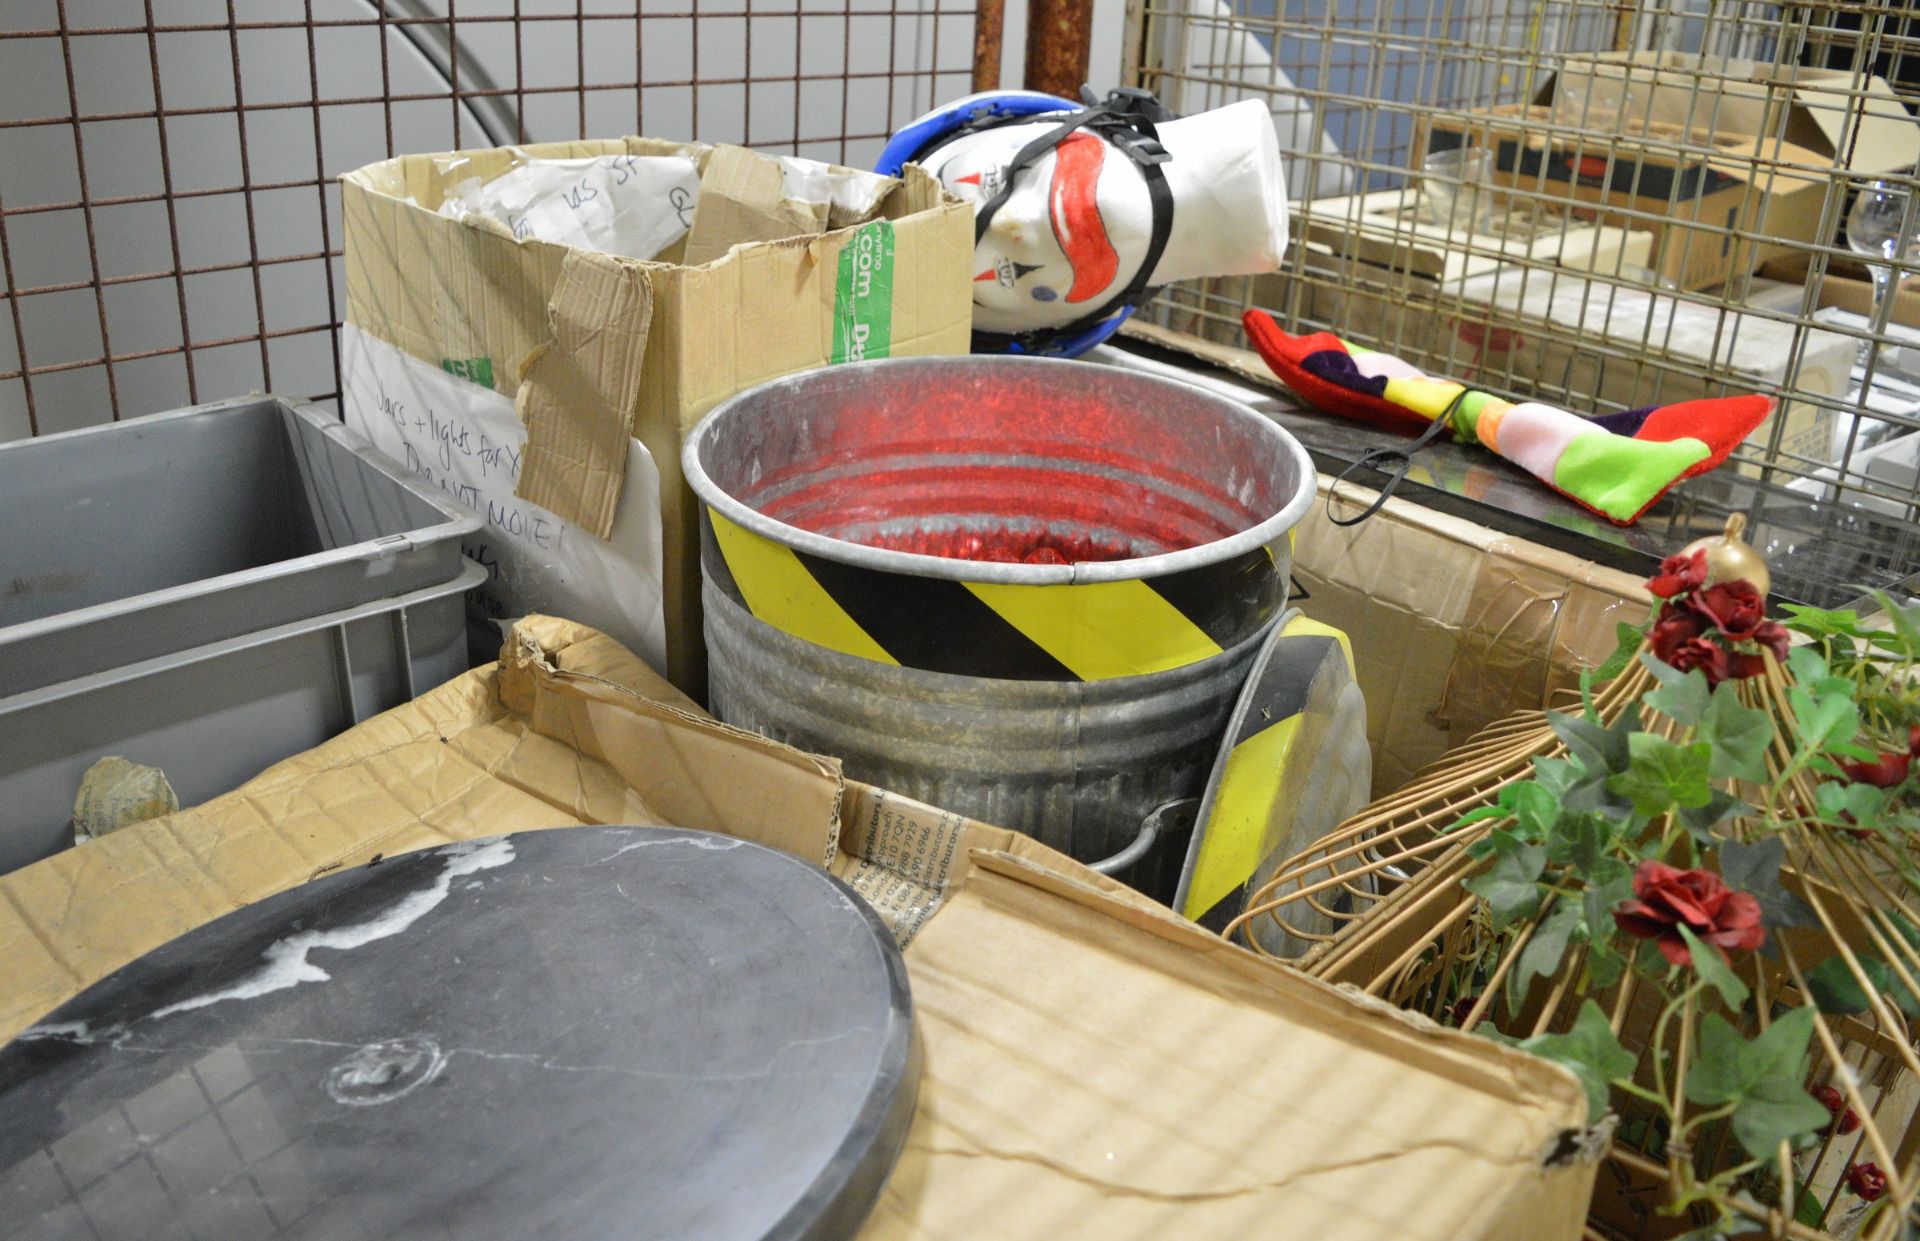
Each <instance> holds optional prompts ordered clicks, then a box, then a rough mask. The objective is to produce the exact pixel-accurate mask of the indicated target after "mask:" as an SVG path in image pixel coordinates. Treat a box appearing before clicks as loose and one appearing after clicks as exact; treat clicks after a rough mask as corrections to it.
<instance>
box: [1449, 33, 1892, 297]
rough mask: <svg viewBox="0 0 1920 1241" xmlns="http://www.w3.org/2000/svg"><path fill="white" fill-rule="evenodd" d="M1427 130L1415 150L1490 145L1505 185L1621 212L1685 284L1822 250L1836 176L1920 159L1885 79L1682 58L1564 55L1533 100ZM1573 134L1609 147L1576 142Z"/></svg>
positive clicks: (1609, 216) (1698, 285)
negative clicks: (1796, 248)
mask: <svg viewBox="0 0 1920 1241" xmlns="http://www.w3.org/2000/svg"><path fill="white" fill-rule="evenodd" d="M1856 89H1857V90H1858V91H1859V92H1860V94H1859V97H1858V99H1857V100H1856V99H1855V98H1854V94H1853V92H1854V91H1855V90H1856ZM1422 123H1423V124H1424V125H1426V126H1427V140H1426V143H1425V144H1424V145H1423V146H1421V147H1420V149H1432V150H1450V149H1452V148H1455V147H1458V146H1461V145H1463V144H1467V143H1471V144H1475V145H1486V146H1489V147H1491V148H1492V150H1493V152H1494V165H1495V170H1496V171H1495V174H1494V176H1495V179H1496V181H1498V182H1499V183H1500V184H1503V185H1509V186H1513V187H1515V188H1518V189H1522V190H1527V191H1530V192H1533V193H1539V194H1546V195H1549V196H1554V197H1562V198H1566V199H1570V200H1573V201H1576V202H1581V203H1589V204H1593V205H1595V206H1597V207H1605V208H1614V209H1615V210H1613V211H1607V212H1603V213H1602V215H1601V218H1602V219H1606V220H1609V221H1610V222H1613V223H1619V224H1623V225H1625V226H1627V227H1632V228H1654V229H1656V230H1657V231H1658V232H1659V243H1658V256H1659V258H1658V263H1657V270H1658V271H1659V272H1660V274H1661V275H1663V276H1665V277H1667V278H1668V279H1670V280H1672V281H1673V282H1674V283H1675V284H1677V285H1678V286H1679V287H1681V288H1683V289H1705V288H1712V287H1713V286H1715V285H1718V284H1722V283H1724V282H1725V281H1727V280H1728V279H1731V278H1733V277H1735V276H1740V275H1745V274H1746V273H1748V272H1751V271H1753V270H1754V269H1755V268H1757V267H1758V266H1759V265H1760V264H1762V263H1764V262H1766V261H1767V260H1768V259H1769V258H1774V257H1778V256H1780V255H1782V254H1786V253H1788V252H1790V251H1791V249H1792V246H1791V245H1790V244H1780V243H1782V242H1787V243H1791V242H1794V241H1799V242H1814V243H1818V242H1821V241H1824V240H1826V238H1824V237H1822V236H1821V235H1820V225H1821V222H1822V220H1823V218H1826V217H1827V207H1828V198H1829V195H1830V193H1831V194H1838V193H1839V187H1838V186H1837V185H1836V184H1835V181H1834V174H1836V173H1845V172H1851V173H1854V174H1872V173H1877V172H1886V171H1890V170H1892V169H1896V168H1905V167H1910V166H1911V165H1913V164H1914V163H1915V161H1916V160H1920V126H1916V125H1915V124H1914V123H1913V119H1912V117H1911V116H1910V115H1909V114H1908V113H1907V111H1906V109H1905V108H1904V107H1903V106H1902V105H1901V103H1900V101H1899V99H1898V98H1897V97H1896V96H1895V94H1894V93H1893V89H1892V88H1891V87H1890V86H1888V85H1887V83H1886V81H1885V79H1883V78H1879V77H1868V78H1867V79H1866V80H1865V82H1864V83H1863V84H1861V85H1860V86H1858V87H1857V88H1856V86H1855V85H1854V82H1853V79H1852V75H1850V74H1847V73H1843V72H1838V71H1834V70H1824V69H1797V70H1791V71H1788V72H1787V73H1785V74H1784V75H1781V76H1776V74H1775V70H1774V67H1773V66H1771V65H1756V64H1754V63H1752V62H1747V61H1727V60H1708V59H1703V58H1701V57H1699V56H1696V55H1692V54H1687V53H1679V52H1631V53H1629V52H1607V53H1597V54H1592V55H1581V56H1572V57H1568V58H1566V59H1565V60H1564V61H1563V63H1562V67H1561V68H1560V70H1559V71H1558V72H1557V73H1555V74H1554V75H1552V76H1551V77H1549V78H1548V79H1547V81H1546V82H1545V83H1544V84H1543V85H1542V87H1541V89H1540V91H1539V93H1538V94H1537V95H1536V96H1535V97H1534V100H1533V102H1532V103H1531V104H1530V105H1505V106H1501V107H1495V108H1488V109H1483V110H1476V111H1472V112H1464V113H1453V114H1441V115H1434V116H1431V117H1428V118H1423V121H1422ZM1850 126H1851V131H1850ZM1581 129H1584V130H1590V131H1591V130H1599V131H1602V132H1603V133H1605V134H1607V135H1608V136H1606V137H1583V136H1581V135H1580V134H1579V133H1576V132H1573V131H1574V130H1581ZM1856 135H1857V136H1856ZM1706 149H1710V150H1711V151H1712V152H1713V153H1712V154H1706V153H1705V150H1706ZM1623 211H1624V212H1632V213H1633V214H1631V215H1623V214H1621V212H1623ZM1837 212H1838V207H1837V206H1836V207H1835V208H1834V214H1833V216H1832V218H1835V219H1837V218H1838V215H1837ZM1708 228H1711V229H1715V230H1719V229H1737V230H1739V232H1741V233H1743V234H1747V235H1746V236H1741V237H1734V236H1729V235H1726V234H1723V233H1721V232H1717V231H1715V232H1707V231H1704V230H1705V229H1708Z"/></svg>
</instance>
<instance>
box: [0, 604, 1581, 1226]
mask: <svg viewBox="0 0 1920 1241" xmlns="http://www.w3.org/2000/svg"><path fill="white" fill-rule="evenodd" d="M505 654H506V658H505V659H504V660H503V662H502V663H501V664H499V665H494V666H490V667H488V668H484V669H481V670H479V671H476V672H473V673H470V674H468V675H467V676H464V677H462V678H460V679H458V680H456V681H453V682H450V683H448V684H447V685H445V686H442V687H441V688H439V689H437V690H434V691H432V692H430V693H428V694H426V695H425V696H423V697H421V698H420V699H418V700H416V701H415V702H413V703H411V704H409V705H407V706H404V707H401V708H399V709H398V710H395V711H391V712H388V713H387V714H385V715H382V716H379V717H376V718H375V719H373V720H370V721H368V722H367V723H366V724H364V725H362V726H360V727H359V728H356V729H354V730H352V731H351V732H348V733H346V734H344V735H342V736H341V737H339V738H336V739H335V740H334V741H332V742H329V743H328V744H326V745H324V746H322V747H320V748H319V749H317V750H313V751H311V752H309V753H307V754H304V755H301V756H299V757H297V758H294V759H291V760H288V761H287V762H285V763H282V764H280V765H278V766H276V767H274V768H272V769H270V770H268V771H267V772H265V773H263V774H262V775H260V776H259V777H258V778H257V779H255V780H253V781H252V782H250V783H249V784H248V785H246V786H245V787H243V788H241V789H239V790H236V791H235V792H233V793H231V794H228V795H227V796H225V797H221V798H218V799H216V800H214V801H212V802H209V803H207V804H205V805H203V806H200V807H197V808H195V809H192V810H188V811H185V812H182V813H180V814H176V815H172V816H169V817H167V818H164V819H159V820H154V821H152V822H148V823H144V824H140V825H138V826H135V827H130V828H127V829H126V830H124V831H121V832H118V833H115V834H114V835H112V836H109V837H106V838H105V839H103V840H101V841H98V842H95V843H93V844H89V845H87V846H85V847H84V848H79V849H73V850H69V851H67V852H65V853H62V854H59V855H57V856H55V857H53V858H50V859H47V860H46V861H44V862H41V863H38V864H36V865H33V866H29V867H27V868H25V869H23V870H20V871H16V872H14V873H13V874H10V875H7V876H4V877H0V955H3V956H4V959H6V960H7V962H8V969H7V971H6V973H5V975H4V977H3V978H0V1036H10V1035H12V1034H14V1033H17V1032H18V1031H19V1030H20V1029H22V1028H24V1027H25V1026H26V1025H27V1024H28V1023H30V1022H31V1021H32V1020H34V1019H35V1018H36V1017H38V1016H40V1015H41V1014H42V1013H44V1012H46V1011H48V1010H49V1009H51V1008H53V1007H55V1006H56V1005H58V1004H60V1003H62V1002H64V1001H65V1000H66V999H68V998H70V997H72V996H73V995H75V994H77V993H78V992H79V991H81V990H82V989H84V988H85V987H86V986H88V985H89V984H90V983H92V982H93V981H95V980H97V979H99V978H101V977H103V976H104V975H105V974H107V973H108V972H110V971H112V970H113V969H115V968H117V967H119V966H120V965H123V964H125V963H126V962H128V961H130V960H132V959H133V958H135V957H136V956H138V955H140V954H141V953H143V952H146V951H148V950H150V949H152V948H154V947H156V946H158V945H159V944H161V943H163V942H165V941H166V940H167V939H169V938H171V937H173V936H175V935H178V934H180V933H182V932H184V931H186V930H189V929H191V928H192V927H194V926H198V925H200V924H202V923H204V922H207V921H209V920H211V919H213V918H215V917H218V916H219V915H221V914H223V913H226V912H228V911H229V910H232V909H235V908H237V907H239V906H241V905H243V904H245V903H247V902H250V901H254V900H258V899H260V898H261V897H264V896H267V895H269V894H271V893H273V892H276V891H279V890H282V889H284V888H287V887H289V886H292V885H294V884H297V883H300V882H303V881H305V880H307V879H309V878H312V877H314V876H315V875H319V874H322V873H327V872H330V871H334V870H337V869H338V868H340V867H342V866H351V865H358V864H361V863H364V862H366V861H368V860H369V859H371V858H373V857H374V856H375V855H376V854H392V853H396V852H400V851H404V850H408V849H415V848H420V847H424V846H427V845H432V844H439V843H444V842H447V841H452V840H459V839H465V838H470V837H474V836H482V835H491V834H494V833H498V832H510V831H520V830H530V829H534V828H555V827H563V826H567V825H577V824H581V823H620V822H638V823H645V822H673V823H679V824H682V825H685V826H692V827H699V828H704V829H708V830H713V831H719V832H724V833H727V834H729V835H735V836H739V837H741V838H743V839H748V840H753V841H755V842H757V843H760V844H764V845H769V846H772V847H775V848H780V849H784V850H786V851H788V852H790V853H793V854H795V855H796V856H799V857H802V858H805V859H808V860H809V861H813V862H817V863H818V862H824V863H826V864H827V865H829V866H830V867H831V868H832V869H833V871H834V872H835V873H836V874H839V875H841V876H842V877H843V878H845V879H846V880H847V881H848V882H849V883H850V884H852V886H853V887H854V888H855V889H856V890H857V891H859V892H860V893H861V894H862V895H863V896H865V897H866V898H867V899H868V900H869V901H871V902H872V903H873V904H874V905H875V907H876V908H877V909H878V910H879V911H880V912H881V914H882V916H883V917H884V918H885V919H886V920H887V922H888V923H889V925H890V926H891V927H892V928H893V930H894V932H895V935H896V937H897V938H899V939H900V940H901V941H903V942H904V943H905V946H906V961H907V968H908V975H909V979H910V982H911V985H912V989H913V1002H914V1009H915V1020H916V1023H917V1024H918V1027H919V1031H920V1036H921V1039H922V1045H923V1050H924V1056H925V1068H924V1070H923V1075H922V1078H921V1083H920V1094H919V1103H918V1108H917V1111H916V1115H915V1119H914V1124H913V1127H912V1130H911V1132H910V1133H909V1135H908V1138H907V1145H906V1149H905V1151H904V1152H903V1153H902V1155H901V1157H900V1161H899V1163H898V1164H897V1165H896V1167H895V1169H894V1171H893V1174H892V1177H891V1179H890V1180H889V1182H888V1184H887V1186H886V1189H885V1190H884V1192H883V1194H882V1196H881V1199H880V1201H879V1203H878V1205H877V1206H876V1208H875V1210H874V1213H873V1215H872V1216H871V1217H870V1218H869V1220H868V1221H867V1224H866V1226H865V1228H864V1229H863V1230H862V1232H861V1233H860V1235H861V1236H862V1237H866V1238H873V1239H880V1238H885V1239H887V1241H894V1239H900V1241H935V1239H949V1238H955V1239H957V1238H963V1237H967V1238H970V1237H983V1236H984V1237H996V1238H1009V1239H1017V1238H1035V1239H1039V1238H1051V1237H1055V1236H1058V1235H1060V1234H1061V1233H1062V1232H1063V1231H1065V1232H1067V1233H1070V1234H1073V1235H1085V1236H1161V1237H1173V1236H1178V1237H1192V1238H1205V1237H1229V1236H1231V1237H1239V1236H1245V1235H1248V1234H1249V1233H1255V1234H1258V1233H1261V1232H1264V1231H1270V1230H1271V1229H1272V1228H1273V1227H1274V1226H1275V1221H1285V1231H1286V1232H1287V1234H1288V1235H1297V1236H1303V1237H1305V1236H1310V1237H1315V1238H1323V1239H1335V1238H1352V1239H1353V1241H1360V1239H1362V1238H1365V1239H1369V1241H1370V1239H1372V1238H1378V1237H1381V1236H1387V1235H1391V1236H1394V1237H1401V1238H1422V1239H1424V1238H1430V1239H1432V1241H1471V1239H1474V1238H1487V1239H1489V1241H1491V1239H1496V1238H1497V1239H1502V1241H1506V1239H1511V1241H1561V1239H1566V1241H1571V1239H1572V1238H1575V1237H1577V1236H1578V1235H1579V1233H1580V1226H1581V1219H1582V1217H1583V1216H1584V1214H1585V1211H1586V1206H1587V1200H1588V1198H1589V1196H1590V1194H1591V1191H1592V1186H1593V1176H1594V1169H1595V1164H1594V1163H1593V1162H1592V1160H1591V1158H1590V1157H1587V1156H1578V1155H1576V1156H1572V1157H1569V1156H1567V1155H1565V1154H1564V1153H1563V1152H1565V1151H1567V1150H1575V1149H1577V1147H1578V1143H1575V1142H1571V1141H1569V1140H1568V1139H1569V1138H1570V1135H1572V1134H1574V1133H1575V1132H1577V1131H1578V1130H1579V1128H1580V1126H1581V1125H1582V1124H1583V1122H1584V1120H1585V1116H1586V1104H1585V1100H1584V1093H1583V1091H1582V1090H1581V1089H1580V1087H1579V1085H1578V1084H1577V1083H1576V1082H1575V1081H1574V1079H1573V1078H1572V1077H1571V1076H1569V1075H1568V1074H1567V1073H1565V1072H1564V1071H1563V1070H1561V1069H1559V1068H1557V1067H1555V1066H1553V1065H1550V1064H1547V1063H1545V1062H1544V1061H1540V1060H1536V1059H1533V1058H1531V1057H1528V1056H1526V1055H1524V1054H1522V1053H1520V1052H1517V1051H1514V1050H1512V1049H1509V1048H1506V1047H1501V1046H1498V1045H1496V1044H1494V1043H1492V1042H1489V1041H1486V1040H1482V1039H1477V1038H1474V1037H1472V1036H1469V1035H1464V1034H1461V1033H1459V1032H1457V1031H1451V1030H1443V1029H1440V1028H1438V1027H1436V1026H1433V1025H1432V1024H1431V1023H1427V1022H1424V1021H1421V1020H1419V1019H1417V1018H1409V1017H1407V1016H1405V1015H1403V1014H1401V1013H1399V1012H1397V1011H1393V1010H1391V1009H1389V1008H1387V1007H1386V1006H1384V1005H1380V1004H1378V1003H1377V1002H1375V1001H1371V1000H1368V999H1366V998H1365V997H1364V996H1361V995H1359V994H1358V993H1355V992H1349V991H1343V990H1340V989H1335V988H1332V987H1329V986H1327V985H1325V984H1322V983H1318V982H1315V981H1313V980H1310V979H1307V978H1304V977H1302V976H1300V975H1298V974H1297V973H1294V972H1291V971H1289V970H1287V969H1286V968H1285V967H1282V966H1279V965H1277V964H1275V963H1272V962H1269V961H1264V960H1261V959H1258V958H1256V957H1254V956H1253V955H1252V954H1249V953H1247V952H1245V951H1243V950H1241V949H1238V948H1234V947H1232V946H1230V945H1228V944H1226V943H1224V942H1223V941H1221V940H1220V939H1218V938H1216V937H1214V936H1212V935H1210V934H1208V933H1206V932H1205V931H1202V930H1200V929H1199V928H1197V927H1194V926H1192V925H1191V924H1188V923H1186V922H1183V921H1181V920H1179V919H1177V918H1175V917H1174V915H1173V914H1172V913H1171V912H1170V911H1168V910H1166V909H1165V908H1163V907H1160V906H1157V905H1154V904H1152V903H1151V902H1148V901H1146V900H1145V899H1144V898H1142V897H1140V896H1138V895H1137V894H1135V893H1132V892H1131V891H1130V890H1128V889H1126V888H1123V887H1121V886H1120V885H1118V884H1116V883H1114V882H1113V881H1111V880H1108V879H1105V878H1104V877H1102V876H1099V875H1096V874H1094V873H1093V872H1091V871H1089V870H1087V869H1086V868H1084V867H1082V866H1079V865H1077V864H1076V863H1074V862H1072V861H1071V860H1069V859H1067V858H1066V857H1064V856H1062V855H1060V854H1057V853H1054V852H1052V851H1051V850H1049V849H1047V848H1045V847H1044V846H1042V845H1040V844H1038V843H1037V842H1034V841H1032V840H1030V839H1028V838H1026V837H1023V836H1019V835H1016V834H1014V833H1011V832H1006V831H1002V830H999V829H996V828H991V827H987V826H984V825H982V824H979V823H973V822H970V821H968V820H964V819H960V818H958V817H956V816H953V815H949V814H944V813H942V812H940V811H936V810H934V809H932V808H930V807H927V806H923V805H920V804H918V803H915V802H911V801H908V800H906V799H904V798H899V797H895V796H893V795H891V794H888V793H885V792H883V791H880V790H876V789H870V788H866V787H864V786H860V785H846V786H844V787H843V785H842V782H841V779H840V774H839V771H838V767H837V765H836V764H835V763H833V762H832V761H831V760H829V759H822V758H816V757H814V756H811V755H806V754H802V753H799V752H798V751H795V750H791V749H788V748H786V747H784V746H779V745H776V744H774V743H772V742H769V741H767V740H765V739H763V738H759V737H756V736H753V735H751V734H748V733H743V732H741V731H739V730H737V729H732V728H729V727H727V726H725V725H722V724H718V723H715V722H713V721H712V720H709V719H706V718H704V717H701V716H699V715H697V714H696V713H695V712H693V711H692V710H690V709H689V707H690V705H691V704H690V703H688V702H687V700H686V699H685V698H683V697H681V696H679V695H678V694H676V693H675V691H673V690H672V689H671V688H670V687H669V686H667V685H666V684H665V683H664V682H663V681H662V680H661V679H660V678H659V677H658V676H656V675H654V674H653V673H651V672H650V671H649V670H648V669H646V668H645V667H644V666H643V665H642V664H641V663H640V662H639V661H638V660H637V659H635V658H634V657H633V656H632V655H630V654H629V653H627V652H626V651H624V650H623V649H621V648H620V647H619V646H617V645H616V644H615V643H613V642H611V641H609V640H608V639H606V638H604V637H601V636H599V635H596V634H594V633H592V632H591V631H588V630H585V629H583V628H581V627H579V626H576V625H572V624H569V623H567V622H560V621H553V620H548V619H543V618H531V619H529V620H528V621H525V622H523V623H522V624H521V625H520V626H519V627H517V629H516V630H515V634H514V637H513V639H512V641H511V642H510V644H509V647H508V649H507V651H506V652H505ZM1036 1101H1038V1102H1040V1103H1041V1104H1042V1105H1040V1106H1036Z"/></svg>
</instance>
